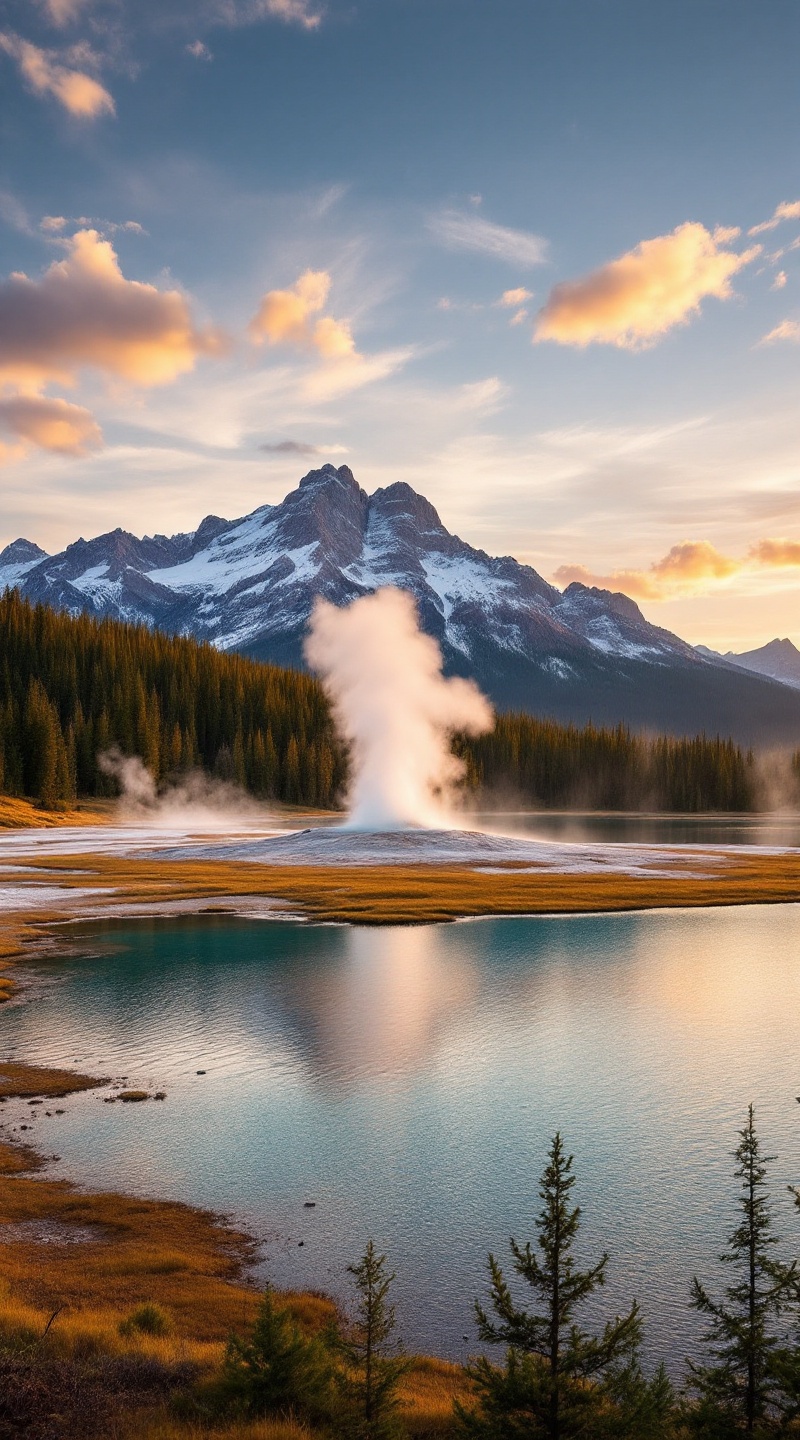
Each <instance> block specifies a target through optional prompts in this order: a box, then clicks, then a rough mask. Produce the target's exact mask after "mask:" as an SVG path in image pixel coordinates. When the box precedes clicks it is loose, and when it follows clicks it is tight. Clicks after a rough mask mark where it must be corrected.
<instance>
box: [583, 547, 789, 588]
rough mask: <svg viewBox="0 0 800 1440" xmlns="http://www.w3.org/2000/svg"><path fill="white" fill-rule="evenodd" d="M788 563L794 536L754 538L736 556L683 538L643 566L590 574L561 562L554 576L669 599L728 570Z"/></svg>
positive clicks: (722, 577) (710, 582)
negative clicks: (638, 568) (742, 551)
mask: <svg viewBox="0 0 800 1440" xmlns="http://www.w3.org/2000/svg"><path fill="white" fill-rule="evenodd" d="M794 568H800V542H799V541H796V540H759V541H757V542H756V544H755V545H753V546H751V548H750V550H748V552H747V554H746V555H745V556H743V557H741V558H739V559H736V558H733V557H731V556H729V555H723V554H722V553H721V552H720V551H719V550H717V548H716V547H715V546H714V545H711V544H710V543H709V541H708V540H684V541H683V542H682V543H681V544H680V545H673V547H672V549H671V550H670V551H669V552H668V553H667V554H666V555H664V556H663V557H662V559H661V560H656V561H655V562H654V563H653V564H652V565H650V566H649V567H648V568H647V569H646V570H613V571H611V573H610V574H608V575H595V574H594V573H593V572H592V571H591V570H589V569H587V568H586V566H584V565H562V566H561V567H560V569H558V570H556V572H555V579H556V581H557V582H558V584H559V585H569V584H571V583H572V582H573V581H578V582H579V583H580V584H582V585H595V586H598V587H599V588H600V589H602V590H622V591H623V592H624V593H625V594H626V595H632V596H635V598H636V599H637V600H672V599H675V598H676V597H678V596H681V595H694V594H700V593H705V592H706V591H708V590H710V589H712V588H713V586H714V585H715V584H716V583H718V582H721V581H724V580H728V579H730V578H731V577H732V576H734V575H742V574H753V573H756V572H758V571H760V570H775V569H785V570H790V569H794Z"/></svg>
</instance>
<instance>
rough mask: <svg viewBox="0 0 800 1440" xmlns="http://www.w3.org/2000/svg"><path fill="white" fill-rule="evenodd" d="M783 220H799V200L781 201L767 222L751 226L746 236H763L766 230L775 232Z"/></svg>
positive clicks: (763, 221)
mask: <svg viewBox="0 0 800 1440" xmlns="http://www.w3.org/2000/svg"><path fill="white" fill-rule="evenodd" d="M784 220H800V200H782V201H781V203H780V205H776V207H775V209H774V211H773V212H772V215H771V216H770V218H769V220H762V221H761V224H760V225H753V226H752V228H751V229H750V230H748V232H747V233H748V235H763V234H764V233H765V231H767V230H776V229H777V227H778V226H779V225H780V224H781V223H782V222H783V221H784Z"/></svg>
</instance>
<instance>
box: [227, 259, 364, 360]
mask: <svg viewBox="0 0 800 1440" xmlns="http://www.w3.org/2000/svg"><path fill="white" fill-rule="evenodd" d="M330 288H331V277H330V275H329V274H328V273H327V271H326V270H306V271H304V272H303V274H302V275H301V276H300V278H299V279H298V280H297V281H296V282H295V284H294V285H293V286H292V288H291V290H269V291H268V292H267V294H266V295H265V296H264V298H263V300H262V301H261V304H260V306H259V308H258V311H257V312H256V314H255V315H254V316H253V319H252V320H251V321H250V326H249V331H250V336H251V339H253V340H254V341H255V343H256V344H261V343H262V342H263V341H264V340H267V341H268V342H269V344H270V345H293V346H296V347H297V348H298V349H301V350H316V351H317V353H318V354H319V355H320V356H321V357H322V358H323V360H347V359H356V358H357V351H356V345H355V340H354V339H353V336H352V334H351V332H350V327H349V325H347V324H346V323H345V322H344V321H342V320H334V319H333V316H331V315H322V316H320V318H319V319H315V318H314V317H315V316H319V315H320V311H321V310H324V308H325V302H326V301H327V299H328V294H329V292H330Z"/></svg>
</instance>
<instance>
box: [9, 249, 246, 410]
mask: <svg viewBox="0 0 800 1440" xmlns="http://www.w3.org/2000/svg"><path fill="white" fill-rule="evenodd" d="M68 245H69V250H68V254H67V256H66V258H65V259H63V260H59V261H56V262H55V263H54V264H53V265H51V266H50V267H49V269H47V270H46V271H45V272H44V275H43V276H42V278H41V279H40V280H31V279H30V278H29V277H28V276H27V275H23V274H19V273H17V274H13V275H11V276H10V277H9V278H8V279H7V280H5V281H3V282H2V283H0V384H3V383H5V384H6V385H13V386H14V387H15V388H18V389H20V390H28V391H32V390H36V389H38V388H40V387H41V386H42V385H43V384H45V383H47V382H48V381H59V382H60V383H62V384H65V383H66V384H68V383H72V382H73V381H74V379H75V374H76V372H77V371H78V370H79V369H81V368H82V367H84V366H91V367H93V368H95V369H98V370H101V371H104V372H105V373H107V374H110V375H115V376H119V377H121V378H122V379H124V380H130V381H133V382H134V383H135V384H137V385H161V384H164V383H166V382H168V381H170V380H174V379H175V378H176V377H177V376H178V375H181V374H183V373H185V372H186V371H188V370H191V369H192V367H193V366H194V364H195V361H196V359H197V357H198V356H199V355H201V354H207V353H213V352H215V351H219V349H220V348H221V344H222V342H221V338H220V336H219V335H218V334H217V333H215V332H213V331H208V330H205V331H203V330H198V329H197V328H196V326H195V325H194V322H193V320H192V315H191V311H190V308H189V304H188V301H187V300H186V297H185V296H184V295H181V294H180V292H179V291H178V290H158V289H156V287H155V286H154V285H145V284H142V283H140V282H139V281H137V280H126V278H125V276H124V275H123V274H122V271H121V270H120V268H119V262H118V260H117V256H116V254H115V252H114V249H113V247H112V245H111V244H110V242H109V241H108V240H103V239H102V238H101V236H100V235H99V234H98V232H97V231H96V230H80V231H78V233H77V234H76V235H73V237H72V238H71V240H70V241H69V242H68Z"/></svg>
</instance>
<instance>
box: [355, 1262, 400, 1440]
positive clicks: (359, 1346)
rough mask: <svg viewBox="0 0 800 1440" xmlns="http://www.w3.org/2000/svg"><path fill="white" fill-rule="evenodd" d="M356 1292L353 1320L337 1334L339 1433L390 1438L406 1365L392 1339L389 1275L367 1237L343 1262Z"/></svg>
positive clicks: (395, 1431) (380, 1439)
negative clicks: (358, 1253) (352, 1258)
mask: <svg viewBox="0 0 800 1440" xmlns="http://www.w3.org/2000/svg"><path fill="white" fill-rule="evenodd" d="M347 1269H348V1272H349V1273H350V1274H351V1275H352V1276H353V1278H354V1280H355V1288H356V1292H357V1296H358V1299H357V1303H356V1313H355V1317H354V1319H353V1321H352V1323H351V1324H350V1325H349V1326H348V1328H347V1329H346V1330H345V1332H344V1333H343V1334H342V1335H341V1336H340V1337H339V1340H338V1349H339V1352H340V1355H341V1357H342V1359H343V1361H344V1367H345V1369H344V1373H343V1375H342V1381H341V1383H342V1391H343V1400H344V1415H343V1417H342V1418H343V1424H344V1429H343V1433H344V1434H346V1435H347V1436H348V1440H356V1437H357V1440H389V1437H391V1436H395V1435H397V1434H398V1430H399V1417H398V1413H397V1411H398V1396H397V1387H398V1384H399V1381H400V1379H401V1377H402V1375H403V1374H404V1373H405V1371H406V1370H407V1368H408V1362H407V1361H406V1360H405V1359H404V1357H403V1355H402V1353H401V1352H400V1348H399V1346H398V1344H397V1342H396V1341H395V1340H394V1330H395V1324H396V1320H395V1311H394V1306H393V1305H391V1304H390V1303H389V1298H388V1297H389V1289H390V1287H391V1284H392V1281H393V1280H394V1274H393V1273H389V1271H388V1270H387V1268H386V1256H385V1255H378V1254H377V1252H376V1249H375V1245H374V1243H373V1241H372V1240H370V1241H369V1243H368V1245H367V1248H366V1250H365V1251H364V1254H363V1256H362V1258H361V1260H360V1261H359V1263H358V1264H357V1265H348V1267H347Z"/></svg>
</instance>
